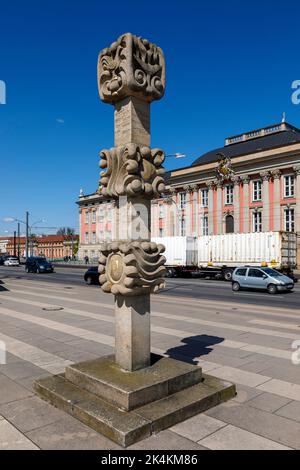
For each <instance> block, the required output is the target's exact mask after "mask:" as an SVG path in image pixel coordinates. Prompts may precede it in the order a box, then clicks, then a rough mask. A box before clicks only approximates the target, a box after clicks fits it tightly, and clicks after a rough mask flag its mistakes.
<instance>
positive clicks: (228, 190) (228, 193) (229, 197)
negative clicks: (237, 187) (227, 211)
mask: <svg viewBox="0 0 300 470" xmlns="http://www.w3.org/2000/svg"><path fill="white" fill-rule="evenodd" d="M233 192H234V186H233V184H226V186H225V204H226V205H227V206H231V205H232V204H233Z"/></svg>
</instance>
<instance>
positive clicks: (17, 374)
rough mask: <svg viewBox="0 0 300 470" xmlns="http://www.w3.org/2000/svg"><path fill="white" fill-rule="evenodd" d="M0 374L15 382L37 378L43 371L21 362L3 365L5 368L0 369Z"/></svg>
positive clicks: (28, 363)
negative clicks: (16, 380) (27, 378)
mask: <svg viewBox="0 0 300 470" xmlns="http://www.w3.org/2000/svg"><path fill="white" fill-rule="evenodd" d="M1 373H2V374H4V375H6V376H7V377H9V378H10V379H12V380H15V379H25V378H26V377H34V376H36V377H38V376H39V375H41V374H42V373H43V369H42V368H40V367H37V366H35V365H34V364H32V363H30V362H27V361H22V362H14V363H12V364H5V366H2V367H1Z"/></svg>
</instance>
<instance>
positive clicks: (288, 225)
mask: <svg viewBox="0 0 300 470" xmlns="http://www.w3.org/2000/svg"><path fill="white" fill-rule="evenodd" d="M284 230H285V231H286V232H295V209H294V207H287V208H286V209H284Z"/></svg>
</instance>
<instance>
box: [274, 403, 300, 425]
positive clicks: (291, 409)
mask: <svg viewBox="0 0 300 470" xmlns="http://www.w3.org/2000/svg"><path fill="white" fill-rule="evenodd" d="M276 414H277V415H279V416H283V417H285V418H288V419H293V420H295V421H298V422H299V423H300V401H291V402H290V403H289V404H288V405H285V406H283V407H282V408H280V409H279V410H277V411H276Z"/></svg>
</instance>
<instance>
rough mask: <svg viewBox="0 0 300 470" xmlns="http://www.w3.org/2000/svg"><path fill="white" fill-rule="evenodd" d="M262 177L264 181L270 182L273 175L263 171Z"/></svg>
mask: <svg viewBox="0 0 300 470" xmlns="http://www.w3.org/2000/svg"><path fill="white" fill-rule="evenodd" d="M260 177H261V179H262V180H263V181H269V179H270V178H271V175H270V173H269V172H268V171H262V172H261V173H260Z"/></svg>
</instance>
